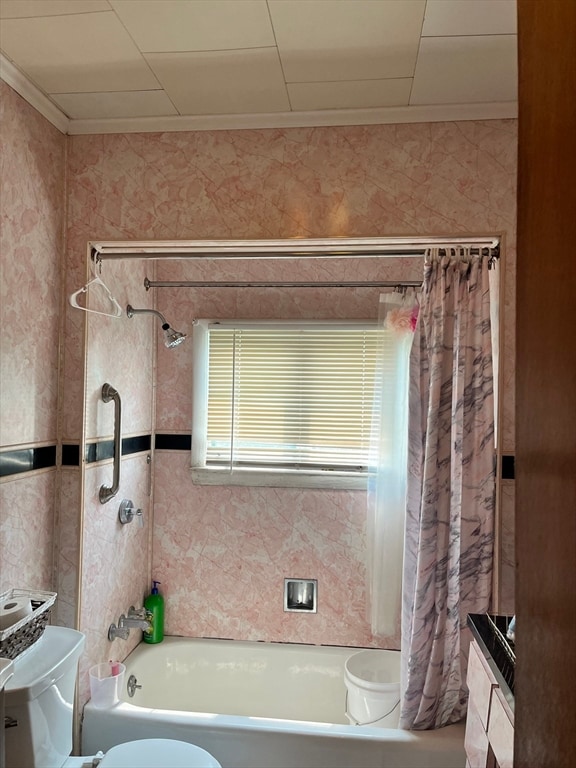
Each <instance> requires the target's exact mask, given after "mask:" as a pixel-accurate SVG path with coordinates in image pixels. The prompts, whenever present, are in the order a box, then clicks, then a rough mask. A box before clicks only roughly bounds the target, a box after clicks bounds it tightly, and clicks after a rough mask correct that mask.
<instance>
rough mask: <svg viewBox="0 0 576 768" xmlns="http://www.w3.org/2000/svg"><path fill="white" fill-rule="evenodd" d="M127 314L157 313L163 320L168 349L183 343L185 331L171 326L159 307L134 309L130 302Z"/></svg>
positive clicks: (165, 344)
mask: <svg viewBox="0 0 576 768" xmlns="http://www.w3.org/2000/svg"><path fill="white" fill-rule="evenodd" d="M126 314H127V315H128V317H134V315H156V317H159V318H160V320H161V321H162V330H163V331H164V346H165V347H167V348H168V349H171V348H172V347H177V346H178V344H182V342H183V341H184V339H185V338H186V334H185V333H180V331H175V330H174V328H171V327H170V324H169V323H167V322H166V318H165V317H164V315H163V314H162V313H161V312H158V310H157V309H134V307H133V306H132V305H131V304H128V306H127V307H126Z"/></svg>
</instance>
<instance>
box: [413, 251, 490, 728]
mask: <svg viewBox="0 0 576 768" xmlns="http://www.w3.org/2000/svg"><path fill="white" fill-rule="evenodd" d="M489 263H490V257H489V256H471V255H470V253H469V252H467V251H465V250H461V249H458V251H457V254H455V253H453V254H452V255H439V253H438V252H437V251H431V253H430V256H429V258H428V260H427V264H426V267H425V272H424V285H423V288H422V295H421V299H420V302H421V305H420V316H419V321H418V326H417V329H416V335H415V338H414V343H413V346H412V354H411V360H410V369H411V370H410V396H409V402H410V416H409V447H408V463H409V466H408V489H407V509H406V531H405V551H404V582H403V605H402V708H401V714H400V726H401V727H402V728H409V729H427V728H439V727H441V726H444V725H448V724H450V723H455V722H458V721H459V720H461V719H462V718H463V717H464V716H465V714H466V701H467V689H466V687H465V661H466V657H467V650H468V649H467V642H466V634H467V632H466V617H467V615H468V613H482V612H485V611H487V610H488V608H489V603H490V595H491V588H492V558H493V542H494V501H495V451H494V388H493V368H492V342H491V328H490V290H489V281H488V269H489Z"/></svg>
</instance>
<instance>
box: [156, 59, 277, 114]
mask: <svg viewBox="0 0 576 768" xmlns="http://www.w3.org/2000/svg"><path fill="white" fill-rule="evenodd" d="M146 60H147V61H148V63H149V64H150V66H151V67H152V69H153V71H154V72H155V74H156V76H157V78H158V80H159V81H160V83H161V84H162V86H163V88H164V90H165V91H166V93H167V94H168V96H169V97H170V98H171V100H172V102H173V103H174V104H175V106H176V108H177V109H178V111H179V112H180V114H182V115H202V114H209V115H221V114H226V113H230V114H245V113H250V112H254V113H261V112H284V111H288V110H289V109H290V105H289V102H288V96H287V94H286V86H285V83H284V80H283V77H282V69H281V67H280V62H279V60H278V52H277V51H276V49H275V48H251V49H248V50H245V51H205V52H199V53H149V54H146Z"/></svg>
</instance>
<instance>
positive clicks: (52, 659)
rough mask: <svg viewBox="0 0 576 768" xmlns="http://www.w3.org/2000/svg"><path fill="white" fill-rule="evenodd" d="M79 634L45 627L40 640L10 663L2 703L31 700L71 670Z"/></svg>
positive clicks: (80, 645) (77, 652)
mask: <svg viewBox="0 0 576 768" xmlns="http://www.w3.org/2000/svg"><path fill="white" fill-rule="evenodd" d="M84 643H85V637H84V635H83V633H82V632H78V631H77V630H75V629H68V627H46V629H45V630H44V633H43V635H42V637H40V639H39V640H38V641H37V642H36V643H34V645H33V646H32V647H31V648H29V649H28V650H27V651H24V653H23V654H22V655H21V656H19V657H18V658H17V659H15V661H14V667H13V669H14V674H13V675H12V677H11V678H10V680H8V682H7V683H6V688H5V693H6V701H7V702H8V701H10V703H11V704H12V705H14V706H15V705H16V702H17V700H18V701H20V700H26V699H28V700H32V699H35V698H37V697H38V696H40V694H41V693H43V692H44V691H45V690H46V688H49V687H50V686H51V685H53V683H54V682H55V681H57V680H59V679H60V678H61V677H62V675H64V674H66V672H68V671H70V670H72V669H74V668H75V666H76V665H77V663H78V659H79V657H80V654H81V653H82V651H83V649H84Z"/></svg>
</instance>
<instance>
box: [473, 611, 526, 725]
mask: <svg viewBox="0 0 576 768" xmlns="http://www.w3.org/2000/svg"><path fill="white" fill-rule="evenodd" d="M511 621H512V616H500V615H497V614H493V613H471V614H469V615H468V626H469V627H470V629H471V631H472V634H473V635H474V639H475V640H476V641H477V643H478V645H479V647H480V650H481V651H482V654H483V655H484V657H485V658H486V661H487V662H488V664H489V666H490V668H491V670H492V672H493V673H494V677H495V678H496V680H497V681H498V684H499V685H500V687H501V689H502V693H503V694H504V696H505V698H506V701H507V702H508V704H509V705H510V708H511V709H512V711H514V666H515V663H516V653H515V650H514V643H513V642H512V641H511V640H509V639H508V638H507V637H506V632H507V630H508V625H509V624H510V622H511Z"/></svg>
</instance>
